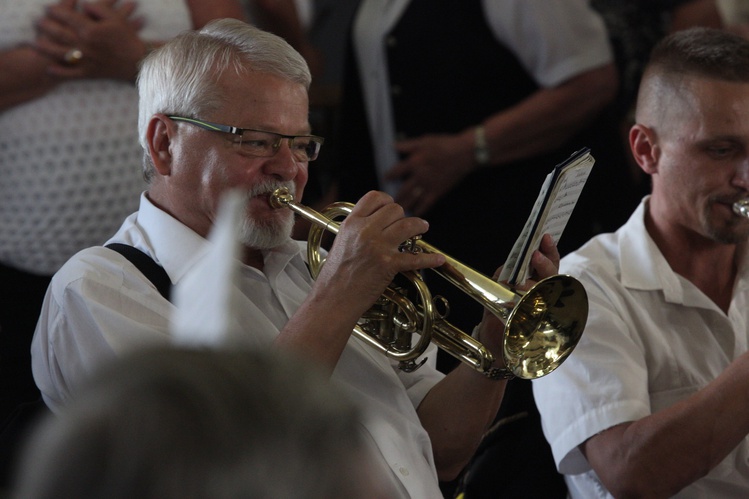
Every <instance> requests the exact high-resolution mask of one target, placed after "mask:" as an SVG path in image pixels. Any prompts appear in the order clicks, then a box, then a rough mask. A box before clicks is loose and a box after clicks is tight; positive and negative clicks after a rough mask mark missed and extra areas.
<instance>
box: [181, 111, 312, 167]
mask: <svg viewBox="0 0 749 499" xmlns="http://www.w3.org/2000/svg"><path fill="white" fill-rule="evenodd" d="M169 119H172V120H174V121H184V122H185V123H190V124H191V125H195V126H198V127H200V128H204V129H206V130H211V131H213V132H224V133H228V134H231V135H235V136H236V137H238V140H236V141H235V143H236V144H238V145H239V147H240V149H241V150H242V151H243V152H245V153H247V154H248V155H250V156H258V157H261V158H270V157H272V156H274V155H275V154H276V153H277V152H278V149H279V148H280V147H281V141H282V140H283V139H287V140H288V141H289V148H290V149H291V153H292V154H293V155H294V158H296V159H297V160H298V161H314V160H316V159H317V155H318V154H319V153H320V147H322V144H323V142H325V139H323V138H322V137H318V136H316V135H284V134H281V133H275V132H266V131H264V130H253V129H252V128H237V127H234V126H229V125H219V124H218V123H211V122H210V121H203V120H196V119H194V118H185V117H182V116H169Z"/></svg>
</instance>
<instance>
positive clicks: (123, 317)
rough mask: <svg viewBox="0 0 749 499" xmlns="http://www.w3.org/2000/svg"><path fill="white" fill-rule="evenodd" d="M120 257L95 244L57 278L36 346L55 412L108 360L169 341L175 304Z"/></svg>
mask: <svg viewBox="0 0 749 499" xmlns="http://www.w3.org/2000/svg"><path fill="white" fill-rule="evenodd" d="M119 258H120V257H119V255H117V254H116V253H115V252H113V251H111V250H108V249H106V248H91V249H89V250H84V252H82V253H79V254H78V255H76V256H75V257H73V259H72V260H71V261H69V262H68V263H67V264H65V265H64V266H63V267H62V268H61V269H60V271H59V272H58V273H57V274H56V275H55V277H54V278H53V279H52V283H51V285H50V288H49V290H48V291H47V295H46V297H45V300H44V303H43V305H42V311H41V315H40V318H39V322H38V323H37V328H36V332H35V334H34V339H33V341H32V346H31V356H32V371H33V374H34V380H35V382H36V384H37V386H38V387H39V389H40V391H41V392H42V397H43V398H44V401H45V403H46V404H47V406H48V407H50V409H52V410H53V411H56V410H57V409H59V408H60V407H61V406H62V405H64V404H65V403H66V402H67V401H68V400H69V399H70V397H71V396H72V395H73V393H74V392H75V388H76V387H77V386H78V385H79V384H80V382H81V381H83V380H84V379H85V378H86V377H87V376H90V375H91V373H92V372H94V370H95V369H96V368H97V367H98V366H99V365H101V364H102V363H103V362H106V361H107V359H112V358H114V357H118V356H120V355H122V354H124V353H126V352H128V351H131V350H133V349H135V348H137V347H140V346H146V345H153V344H163V343H166V342H167V341H169V317H170V314H171V309H172V305H171V304H170V303H169V302H168V301H167V300H166V299H164V298H163V297H162V296H161V295H160V294H159V292H158V291H157V290H156V288H155V287H153V285H152V284H151V283H150V282H149V281H148V280H147V279H146V278H145V276H143V275H142V274H140V272H137V271H134V270H132V269H130V270H129V271H128V272H126V271H125V269H126V268H127V267H128V266H131V264H130V263H129V262H127V263H126V264H125V268H123V265H122V262H120V261H119V260H118V259H119Z"/></svg>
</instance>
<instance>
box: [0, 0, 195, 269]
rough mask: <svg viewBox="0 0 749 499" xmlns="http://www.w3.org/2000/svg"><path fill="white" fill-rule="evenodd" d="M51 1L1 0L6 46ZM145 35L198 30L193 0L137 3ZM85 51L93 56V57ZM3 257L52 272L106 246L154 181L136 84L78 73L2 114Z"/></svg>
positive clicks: (28, 30) (30, 30)
mask: <svg viewBox="0 0 749 499" xmlns="http://www.w3.org/2000/svg"><path fill="white" fill-rule="evenodd" d="M52 3H55V2H52V1H50V0H23V1H17V0H0V51H3V50H10V49H12V48H15V47H17V46H18V45H20V44H23V43H30V42H32V41H33V40H34V38H35V33H34V22H35V21H36V20H37V19H39V18H40V17H41V16H42V13H43V11H44V7H45V6H46V5H49V4H52ZM137 3H138V8H137V10H136V12H135V14H134V15H136V16H142V17H143V19H144V26H143V28H142V29H141V31H140V32H139V36H140V37H141V38H143V39H145V40H166V39H169V38H172V37H174V36H175V35H177V34H178V33H180V32H181V31H184V30H186V29H190V28H191V27H192V21H191V19H190V12H189V10H188V8H187V5H186V4H185V1H184V0H148V1H143V2H137ZM84 57H85V54H84ZM0 130H2V132H0V199H1V200H2V201H1V202H0V261H2V262H3V263H4V264H6V265H9V266H12V267H15V268H18V269H21V270H24V271H27V272H31V273H35V274H43V275H52V274H53V273H54V272H55V271H56V270H57V269H58V268H60V266H61V265H62V264H63V263H64V262H65V261H66V260H67V259H68V258H70V257H71V256H72V255H73V254H74V253H75V252H76V251H78V250H80V249H82V248H86V247H88V246H92V245H95V244H101V243H102V242H103V241H105V240H106V239H107V238H109V237H111V236H112V234H114V232H115V231H116V230H117V228H118V227H119V226H120V224H121V223H122V220H123V219H124V218H125V217H126V216H127V215H128V214H130V213H132V212H133V211H135V210H136V209H137V207H138V202H137V199H138V194H139V193H140V192H141V191H143V190H144V189H145V188H146V184H145V182H144V181H143V174H142V173H141V162H142V161H141V160H142V157H143V149H142V148H141V146H140V144H139V143H138V93H137V90H136V89H135V85H134V84H133V83H131V82H125V81H115V80H104V79H101V80H73V81H68V82H64V83H61V84H60V85H58V86H57V87H55V88H54V89H53V90H51V91H50V92H49V93H47V94H46V95H43V96H41V97H39V98H37V99H34V100H32V101H28V102H25V103H22V104H19V105H17V106H14V107H12V108H10V109H6V110H4V111H0Z"/></svg>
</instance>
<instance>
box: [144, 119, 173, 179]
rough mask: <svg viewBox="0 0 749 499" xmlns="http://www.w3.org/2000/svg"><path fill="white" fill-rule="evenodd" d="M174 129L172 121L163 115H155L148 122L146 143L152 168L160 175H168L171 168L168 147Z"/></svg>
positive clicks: (170, 155) (170, 156)
mask: <svg viewBox="0 0 749 499" xmlns="http://www.w3.org/2000/svg"><path fill="white" fill-rule="evenodd" d="M175 130H176V128H175V124H174V122H173V121H172V120H170V119H169V118H167V116H166V115H164V114H155V115H153V116H152V117H151V120H150V121H149V122H148V129H147V130H146V141H147V143H148V153H149V154H150V155H151V161H153V165H154V168H155V169H156V171H157V172H158V173H159V174H160V175H169V173H170V172H171V167H172V154H171V152H170V150H169V146H170V144H171V141H172V135H173V134H174V132H175Z"/></svg>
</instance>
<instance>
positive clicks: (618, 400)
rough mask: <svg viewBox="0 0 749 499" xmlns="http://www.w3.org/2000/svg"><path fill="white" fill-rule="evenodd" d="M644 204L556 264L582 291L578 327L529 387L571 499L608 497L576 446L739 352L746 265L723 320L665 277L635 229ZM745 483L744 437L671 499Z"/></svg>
mask: <svg viewBox="0 0 749 499" xmlns="http://www.w3.org/2000/svg"><path fill="white" fill-rule="evenodd" d="M647 199H648V198H646V199H645V200H644V201H643V202H642V203H641V204H640V206H639V207H638V208H637V210H636V211H635V212H634V213H633V215H632V217H631V218H630V219H629V221H628V222H627V223H626V224H625V225H624V226H622V227H621V228H620V229H619V230H618V231H617V232H616V233H614V234H603V235H600V236H597V237H595V238H593V239H592V240H591V241H590V242H589V243H587V244H586V245H585V246H583V247H582V248H581V249H579V250H578V251H576V252H574V253H571V254H570V255H568V256H566V257H565V258H564V259H563V260H562V263H561V265H560V271H561V272H563V273H567V274H571V275H573V276H575V277H577V278H579V279H580V281H581V282H582V283H583V285H584V286H585V288H586V290H587V292H588V298H589V302H590V312H589V316H588V323H587V326H586V328H585V332H584V333H583V336H582V339H581V341H580V343H579V344H578V346H577V347H576V348H575V350H574V352H573V353H572V354H571V355H570V357H569V358H568V359H567V360H566V361H565V363H564V364H562V365H561V366H560V367H559V368H558V369H557V370H556V371H554V372H553V373H552V374H550V375H549V376H546V377H543V378H539V379H537V380H534V381H533V392H534V396H535V398H536V403H537V405H538V409H539V411H540V412H541V416H542V423H543V429H544V434H545V435H546V438H547V440H549V442H550V444H551V447H552V451H553V453H554V459H555V461H556V463H557V467H558V468H559V471H560V472H561V473H564V474H565V480H566V481H567V485H568V487H569V490H570V495H571V496H572V497H574V498H585V499H589V498H594V497H600V498H603V497H606V498H608V497H611V496H610V494H608V493H607V491H606V490H605V489H604V487H603V485H602V484H601V483H600V481H599V479H598V477H597V476H596V474H595V473H594V472H593V471H592V469H591V467H590V465H589V464H588V462H587V460H586V459H585V457H584V456H583V455H582V452H581V451H580V449H579V445H580V444H582V443H583V442H585V441H586V440H587V439H588V438H590V437H591V436H593V435H595V434H597V433H599V432H601V431H603V430H605V429H607V428H610V427H612V426H615V425H617V424H620V423H624V422H628V421H635V420H637V419H640V418H643V417H645V416H648V415H650V414H652V413H655V412H657V411H660V410H662V409H665V408H667V407H669V406H672V405H673V404H675V403H676V402H678V401H680V400H682V399H685V398H687V397H689V396H690V395H692V394H694V393H696V392H697V391H699V390H700V389H702V388H704V387H705V386H706V385H707V384H708V383H710V382H711V381H712V380H714V379H715V378H716V377H717V376H718V375H720V374H721V372H723V370H724V369H725V368H726V367H727V366H728V365H729V364H730V363H731V362H732V361H733V360H735V359H736V358H737V357H739V356H740V355H741V354H742V353H744V352H746V351H747V339H748V338H749V268H747V263H749V262H748V260H749V259H747V258H746V257H744V259H743V261H742V262H741V266H740V269H739V275H738V277H737V280H736V284H735V288H734V294H733V299H732V301H731V305H730V308H729V310H728V314H727V315H726V314H725V313H723V311H722V310H721V309H720V308H718V306H717V305H715V303H714V302H712V300H710V299H709V298H708V297H707V296H705V295H704V294H703V293H702V292H701V291H700V290H699V289H698V288H697V287H696V286H694V285H693V284H692V283H691V282H689V281H687V280H686V279H684V278H683V277H681V276H679V275H678V274H676V273H674V272H673V271H672V270H671V268H670V266H669V264H668V262H667V261H666V259H665V258H664V257H663V255H662V254H661V252H660V251H659V249H658V247H657V246H656V244H655V242H653V240H652V239H651V238H650V236H649V234H648V233H647V230H646V228H645V222H644V215H645V209H646V206H647ZM747 476H749V438H745V439H744V440H743V441H742V442H741V444H740V445H739V446H738V447H737V448H736V449H734V450H733V451H732V452H731V454H729V455H728V456H727V457H726V458H725V459H724V460H723V461H722V462H721V463H720V464H719V465H718V466H717V467H715V468H714V469H713V470H711V471H710V473H709V474H708V475H707V476H706V477H704V478H702V479H700V480H698V481H697V482H695V483H694V484H692V485H691V486H689V487H687V488H685V489H684V490H682V491H681V492H680V493H679V494H678V495H677V497H679V498H708V497H748V496H749V481H747Z"/></svg>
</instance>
